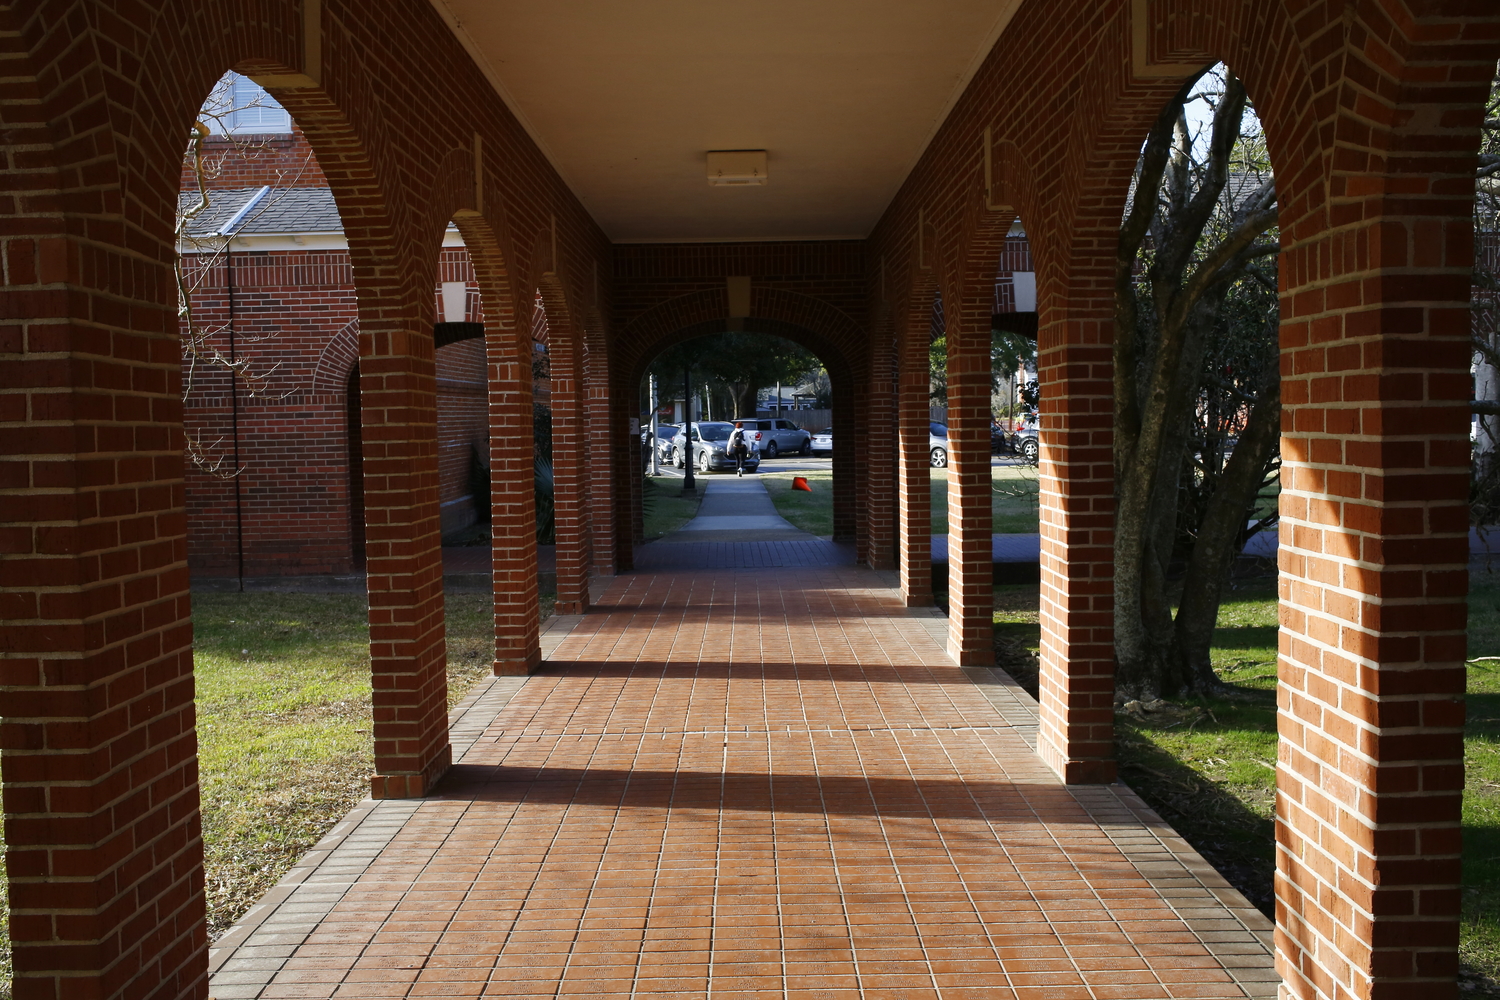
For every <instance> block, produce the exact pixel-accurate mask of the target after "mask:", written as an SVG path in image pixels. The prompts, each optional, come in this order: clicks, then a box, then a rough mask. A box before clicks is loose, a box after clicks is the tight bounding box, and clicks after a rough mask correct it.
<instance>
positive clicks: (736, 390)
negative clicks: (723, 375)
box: [729, 382, 760, 417]
mask: <svg viewBox="0 0 1500 1000" xmlns="http://www.w3.org/2000/svg"><path fill="white" fill-rule="evenodd" d="M729 392H730V394H731V395H732V396H733V397H734V416H735V417H753V416H755V398H756V397H757V396H759V395H760V386H758V385H754V384H752V383H746V382H736V383H734V384H733V385H731V386H730V387H729Z"/></svg>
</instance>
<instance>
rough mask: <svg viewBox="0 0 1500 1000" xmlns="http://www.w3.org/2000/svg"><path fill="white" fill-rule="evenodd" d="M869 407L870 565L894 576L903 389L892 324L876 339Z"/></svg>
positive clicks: (865, 439)
mask: <svg viewBox="0 0 1500 1000" xmlns="http://www.w3.org/2000/svg"><path fill="white" fill-rule="evenodd" d="M868 381H869V388H868V389H867V390H866V391H867V393H868V402H867V403H866V406H865V412H866V416H865V423H864V434H863V435H861V439H860V440H861V443H862V445H863V446H864V455H863V456H862V457H861V460H860V462H861V465H863V466H864V468H865V469H866V470H867V473H866V477H865V483H866V485H865V489H864V492H863V494H862V496H863V499H864V506H865V512H866V513H865V532H866V536H867V538H868V541H867V543H866V546H867V548H866V560H867V561H868V563H869V565H870V568H871V569H882V570H893V569H895V568H896V565H897V555H896V475H897V473H896V455H897V453H898V451H899V448H898V446H897V445H898V441H899V437H898V434H897V430H896V428H897V424H896V410H897V400H898V398H899V384H898V382H897V378H896V345H895V341H894V339H893V338H892V337H891V333H890V329H889V325H888V323H885V322H882V323H878V324H877V325H876V329H875V331H874V333H873V335H872V337H871V346H870V377H869V380H868Z"/></svg>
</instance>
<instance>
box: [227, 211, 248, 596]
mask: <svg viewBox="0 0 1500 1000" xmlns="http://www.w3.org/2000/svg"><path fill="white" fill-rule="evenodd" d="M233 240H234V237H232V236H231V237H229V238H228V239H226V240H225V241H224V289H225V291H226V292H227V293H228V296H229V323H228V326H229V432H230V435H231V437H232V438H233V441H234V473H233V476H232V477H231V478H232V481H233V482H234V548H235V559H236V564H237V566H238V570H237V573H238V577H239V590H240V593H244V591H245V506H244V498H243V497H242V495H241V493H240V472H241V470H242V468H243V467H242V466H241V465H240V392H239V378H238V375H237V374H236V370H235V343H234V251H233V250H232V249H231V244H232V241H233Z"/></svg>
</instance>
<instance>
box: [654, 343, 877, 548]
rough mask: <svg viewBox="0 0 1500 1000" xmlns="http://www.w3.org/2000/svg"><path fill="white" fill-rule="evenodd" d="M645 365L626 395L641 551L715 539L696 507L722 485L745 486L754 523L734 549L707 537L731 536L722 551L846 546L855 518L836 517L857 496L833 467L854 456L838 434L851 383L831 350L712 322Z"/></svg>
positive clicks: (660, 346) (705, 514) (662, 347)
mask: <svg viewBox="0 0 1500 1000" xmlns="http://www.w3.org/2000/svg"><path fill="white" fill-rule="evenodd" d="M735 327H737V328H738V329H735ZM641 354H642V355H643V356H644V357H641V358H640V359H638V360H637V361H636V362H635V363H634V366H633V368H632V371H633V372H634V374H635V378H634V379H632V384H631V387H630V391H631V395H632V396H634V400H633V409H632V410H631V412H633V413H636V414H638V422H639V425H640V434H639V445H640V447H641V451H640V452H639V455H640V464H639V465H638V466H637V469H638V470H639V471H638V472H637V476H638V478H639V481H640V489H641V490H642V491H643V494H642V503H641V508H640V514H641V519H640V522H639V523H638V525H637V534H636V541H637V542H639V543H655V542H659V541H663V540H667V541H670V542H672V543H679V542H686V541H689V540H700V541H707V540H709V538H708V535H706V534H702V535H700V534H698V533H697V532H700V531H709V530H710V529H709V527H707V526H706V522H705V524H698V523H697V521H696V520H692V519H694V518H695V517H696V518H699V519H714V518H715V517H716V515H715V514H713V513H712V512H709V511H707V510H706V509H705V510H704V511H702V512H700V503H702V502H704V501H703V498H704V496H705V494H706V491H708V490H710V489H712V488H713V487H712V484H713V483H714V482H722V480H723V479H725V478H726V477H730V478H734V479H736V480H743V481H744V482H743V484H742V485H741V486H737V487H736V488H737V489H742V490H744V491H747V492H746V497H747V498H750V499H747V500H746V501H745V502H747V503H750V502H753V503H754V504H756V505H759V506H757V508H756V509H757V510H758V511H759V513H757V514H756V515H755V516H754V517H749V518H748V519H747V520H745V521H744V522H743V523H742V524H741V525H740V526H739V527H738V535H737V537H731V536H733V535H735V531H736V529H735V527H734V526H730V527H728V528H726V527H725V525H727V524H728V522H722V523H720V522H718V521H717V520H715V521H714V524H715V528H714V530H728V531H730V534H729V535H724V536H723V537H722V539H720V538H718V536H715V537H716V539H717V540H720V541H743V542H747V543H750V542H756V541H768V540H776V541H787V540H792V539H793V538H796V537H801V538H816V539H819V540H821V541H825V542H829V543H833V542H835V541H838V542H844V541H852V531H850V530H849V526H848V522H849V521H851V520H852V510H851V511H850V513H849V515H845V516H841V515H844V512H843V511H842V510H841V507H844V506H849V507H851V508H852V502H851V501H852V499H853V498H852V496H850V493H851V492H852V491H850V490H848V489H847V480H846V479H843V478H841V477H840V475H839V472H840V471H842V470H840V469H839V468H838V466H839V465H840V464H843V465H844V466H845V467H846V468H847V464H848V463H849V461H850V455H851V453H852V452H853V451H854V450H855V449H854V446H853V442H852V441H848V434H847V432H846V433H845V435H844V436H845V443H844V444H843V445H842V446H841V445H840V443H839V442H840V435H839V433H838V432H837V431H836V430H835V422H836V420H840V419H842V416H841V414H840V408H841V404H842V407H843V409H844V410H846V411H847V409H848V408H849V404H848V388H847V387H848V383H849V382H850V380H851V376H850V374H849V371H848V367H847V366H846V365H844V364H843V363H842V359H841V357H840V356H839V354H838V352H837V351H836V349H834V348H833V347H832V346H831V345H830V344H829V343H827V341H826V339H824V338H822V337H819V336H818V335H816V334H813V333H812V332H811V331H808V330H805V329H798V328H796V327H795V326H793V325H791V324H786V323H778V322H773V321H766V320H756V319H753V318H749V319H742V320H740V321H738V322H734V323H730V322H726V321H723V320H718V321H715V320H708V321H704V322H702V323H699V324H695V325H694V326H691V327H688V328H684V329H680V330H677V331H674V332H673V333H672V334H670V335H668V336H666V337H663V338H661V339H660V340H658V341H657V342H656V343H655V344H653V345H651V346H650V347H649V348H644V349H643V350H642V352H641ZM736 425H739V426H738V427H736ZM741 444H742V445H743V449H742V450H741V448H740V447H739V446H740V445H741ZM689 454H691V459H690V458H689ZM690 472H691V476H690V475H689V473H690ZM642 473H643V474H644V476H643V478H640V477H641V474H642ZM798 480H800V482H798ZM690 481H691V484H692V485H691V487H689V488H687V489H686V490H685V487H687V486H688V484H689V482H690ZM794 484H796V485H795V488H794ZM719 488H720V490H721V492H722V491H723V490H725V489H728V486H727V485H723V486H720V487H719ZM762 507H763V508H764V509H762ZM747 509H748V508H747ZM657 554H660V552H659V551H658V552H657ZM635 555H636V558H637V559H639V558H640V556H641V553H640V552H639V551H637V552H636V553H635ZM648 561H652V560H648ZM652 562H653V564H654V561H652Z"/></svg>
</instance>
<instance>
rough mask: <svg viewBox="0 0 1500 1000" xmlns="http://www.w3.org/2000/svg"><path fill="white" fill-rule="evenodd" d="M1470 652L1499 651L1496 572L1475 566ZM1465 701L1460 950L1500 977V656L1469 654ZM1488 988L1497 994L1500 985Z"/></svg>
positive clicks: (1475, 965) (1470, 960)
mask: <svg viewBox="0 0 1500 1000" xmlns="http://www.w3.org/2000/svg"><path fill="white" fill-rule="evenodd" d="M1469 656H1470V657H1471V658H1482V657H1497V656H1500V579H1496V578H1495V577H1494V576H1491V575H1490V574H1488V573H1478V572H1476V573H1475V574H1474V575H1473V579H1472V581H1471V589H1470V593H1469ZM1466 707H1467V709H1468V722H1467V724H1466V726H1465V727H1464V806H1463V823H1464V876H1463V878H1464V889H1463V925H1462V928H1461V931H1460V939H1459V957H1460V958H1461V959H1462V960H1463V962H1464V964H1465V965H1466V966H1468V967H1470V968H1471V969H1474V970H1476V971H1478V972H1480V973H1482V974H1483V975H1485V976H1486V977H1488V978H1489V979H1490V980H1500V661H1496V660H1488V659H1477V661H1471V662H1470V664H1469V676H1468V696H1467V706H1466ZM1466 985H1468V984H1466ZM1471 995H1478V994H1473V993H1471ZM1485 995H1493V996H1500V989H1494V988H1493V987H1491V992H1490V993H1488V994H1485Z"/></svg>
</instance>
